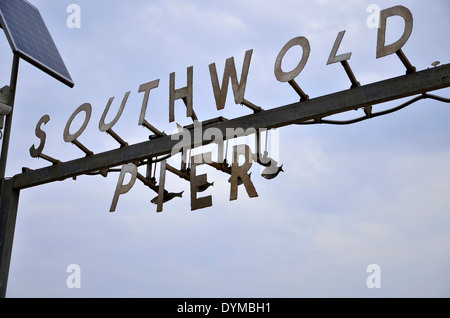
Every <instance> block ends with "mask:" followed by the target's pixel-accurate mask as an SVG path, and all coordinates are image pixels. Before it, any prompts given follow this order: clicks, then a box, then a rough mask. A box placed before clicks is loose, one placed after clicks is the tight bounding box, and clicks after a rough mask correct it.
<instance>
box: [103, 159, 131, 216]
mask: <svg viewBox="0 0 450 318" xmlns="http://www.w3.org/2000/svg"><path fill="white" fill-rule="evenodd" d="M126 173H130V174H131V179H130V182H128V184H125V185H124V184H123V180H124V179H125V174H126ZM136 177H137V167H136V165H135V164H134V163H128V164H126V165H123V166H122V169H121V170H120V175H119V180H118V181H117V186H116V191H115V192H114V197H113V200H112V203H111V208H110V209H109V212H114V211H115V210H116V207H117V201H118V200H119V195H121V194H125V193H127V192H128V191H130V189H131V188H132V187H133V185H134V183H135V182H136Z"/></svg>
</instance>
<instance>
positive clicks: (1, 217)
mask: <svg viewBox="0 0 450 318" xmlns="http://www.w3.org/2000/svg"><path fill="white" fill-rule="evenodd" d="M0 182H1V185H0V187H1V188H0V191H1V193H0V298H5V296H6V287H7V283H8V274H9V265H10V263H11V254H12V247H13V240H14V230H15V227H16V217H17V208H18V205H19V193H20V190H19V189H15V188H13V179H9V180H4V179H2V180H1V181H0Z"/></svg>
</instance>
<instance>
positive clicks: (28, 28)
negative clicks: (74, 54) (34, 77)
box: [0, 0, 74, 87]
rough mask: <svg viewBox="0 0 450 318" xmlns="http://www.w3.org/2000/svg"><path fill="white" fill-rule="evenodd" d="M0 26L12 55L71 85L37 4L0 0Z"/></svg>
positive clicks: (71, 81)
mask: <svg viewBox="0 0 450 318" xmlns="http://www.w3.org/2000/svg"><path fill="white" fill-rule="evenodd" d="M0 26H1V27H2V28H3V30H4V31H5V34H6V37H7V39H8V42H9V44H10V46H11V49H12V51H13V53H14V54H17V55H18V56H19V57H20V58H22V59H24V60H26V61H27V62H29V63H30V64H32V65H34V66H36V67H37V68H39V69H40V70H42V71H44V72H46V73H47V74H49V75H51V76H53V77H54V78H56V79H57V80H59V81H61V82H63V83H64V84H66V85H68V86H69V87H73V86H74V82H73V80H72V78H71V76H70V74H69V72H68V70H67V68H66V66H65V64H64V61H63V59H62V57H61V55H60V54H59V51H58V49H57V47H56V45H55V42H54V41H53V39H52V37H51V35H50V32H49V31H48V28H47V26H46V24H45V22H44V20H43V19H42V16H41V14H40V12H39V10H38V8H37V7H35V6H34V5H33V4H31V3H30V2H28V1H26V0H0Z"/></svg>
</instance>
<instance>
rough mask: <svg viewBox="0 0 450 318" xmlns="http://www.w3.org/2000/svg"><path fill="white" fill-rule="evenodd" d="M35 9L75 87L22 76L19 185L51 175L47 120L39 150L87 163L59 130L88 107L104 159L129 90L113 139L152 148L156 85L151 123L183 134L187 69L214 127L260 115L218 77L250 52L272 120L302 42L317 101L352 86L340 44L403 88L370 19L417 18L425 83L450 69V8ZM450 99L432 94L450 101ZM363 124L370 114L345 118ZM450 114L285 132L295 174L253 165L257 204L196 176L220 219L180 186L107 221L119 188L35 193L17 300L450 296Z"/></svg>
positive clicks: (171, 184) (283, 2)
mask: <svg viewBox="0 0 450 318" xmlns="http://www.w3.org/2000/svg"><path fill="white" fill-rule="evenodd" d="M30 2H31V3H33V4H34V5H35V6H37V7H38V8H39V10H40V12H41V15H42V16H43V18H44V20H45V22H46V24H47V27H48V29H49V31H50V33H51V34H52V37H53V39H54V41H55V43H56V45H57V47H58V49H59V52H60V54H61V56H62V57H63V59H64V62H65V64H66V66H67V68H68V70H69V72H70V74H71V76H72V78H73V80H74V82H75V86H74V87H73V88H69V87H67V86H65V85H64V84H62V83H60V82H58V81H57V80H56V79H54V78H52V77H50V76H48V75H47V74H45V73H44V72H42V71H40V70H39V69H37V68H35V67H33V66H32V65H31V64H29V63H27V62H26V61H23V60H22V61H21V63H20V70H19V79H18V87H17V94H16V102H15V111H14V119H13V126H12V135H11V143H10V151H9V156H8V165H7V171H6V175H7V176H8V177H11V176H13V175H15V174H18V173H20V172H21V170H22V167H28V168H31V169H38V168H42V167H46V166H48V165H49V163H48V162H46V161H45V160H43V159H35V158H32V157H31V156H30V154H29V149H30V147H31V146H33V145H35V146H37V145H38V143H39V139H38V138H37V137H36V136H35V127H36V124H37V122H38V121H39V119H40V118H41V117H42V116H43V115H45V114H47V115H49V116H50V121H49V122H48V123H47V124H46V125H45V126H43V130H44V131H45V132H46V135H47V139H46V143H45V147H44V150H43V153H44V154H46V155H48V156H51V157H53V158H57V159H59V160H61V161H63V162H65V161H70V160H73V159H78V158H81V157H83V156H84V153H83V152H82V151H81V150H79V149H78V148H77V147H75V146H74V145H72V144H70V143H66V142H65V141H64V140H63V131H64V127H65V126H66V123H67V120H68V119H69V117H70V116H71V114H72V113H73V112H74V111H75V110H76V109H77V108H78V106H80V105H82V104H84V103H90V104H91V105H92V116H91V119H90V122H89V124H88V126H87V128H86V130H85V131H84V132H83V134H82V135H81V136H80V137H79V139H78V140H79V141H80V142H81V143H82V144H83V145H85V146H86V147H87V148H89V149H90V150H92V151H93V152H94V153H101V152H104V151H108V150H112V149H116V148H118V147H119V145H118V143H117V142H116V141H115V140H114V139H113V138H111V136H109V135H107V134H106V133H104V132H100V131H99V129H98V121H99V120H100V117H101V115H102V113H103V110H104V109H105V106H106V104H107V102H108V100H109V98H111V97H115V99H114V102H113V105H112V106H111V112H110V113H111V114H108V117H107V120H110V119H112V117H113V115H114V114H115V113H114V110H117V109H118V107H119V104H120V101H121V100H122V98H123V96H124V95H125V93H126V92H130V97H129V99H128V102H127V104H126V107H125V109H124V112H123V114H122V116H121V117H120V119H119V121H118V122H117V124H116V125H115V126H114V131H115V132H116V133H117V134H118V135H120V137H122V138H123V139H124V140H125V141H127V142H128V143H129V144H135V143H139V142H143V141H146V140H148V136H149V134H150V132H149V131H148V130H147V129H146V128H143V127H140V126H138V119H139V113H140V107H141V105H142V98H143V94H142V93H139V92H138V90H139V86H140V85H141V84H143V83H147V82H150V81H153V80H157V79H160V85H159V87H158V88H156V89H154V90H152V92H151V94H150V100H149V104H148V109H147V113H146V119H147V121H149V122H150V123H151V124H152V125H154V126H155V127H157V128H158V129H159V130H161V131H165V132H166V133H168V134H169V133H173V132H175V131H176V128H177V126H176V123H175V122H172V123H169V117H168V116H169V74H170V73H172V72H175V74H176V86H177V87H182V86H185V85H186V74H187V73H186V72H187V71H186V70H187V68H188V67H190V66H193V69H194V75H193V76H194V92H193V99H194V101H193V105H194V110H195V112H196V114H197V115H198V117H199V119H200V120H207V119H210V118H215V117H218V116H223V117H225V118H228V119H232V118H236V117H240V116H244V115H247V114H250V113H251V111H250V110H249V109H247V108H246V107H244V106H242V105H236V104H235V103H234V99H233V95H232V92H231V89H229V92H228V97H227V102H226V106H225V108H224V109H223V110H220V111H219V110H217V109H216V107H215V101H214V95H213V91H212V86H211V79H210V74H209V67H208V66H209V64H211V63H216V65H217V70H218V74H219V78H221V74H222V73H223V69H224V65H225V60H226V59H228V58H230V57H234V59H235V62H236V68H237V71H238V74H239V73H240V71H241V69H242V63H243V59H244V55H245V52H246V51H247V50H250V49H252V50H253V54H252V59H251V64H250V70H249V75H248V80H247V86H246V92H245V98H246V99H247V100H249V101H251V102H252V103H254V104H256V105H258V106H261V107H262V108H264V109H271V108H275V107H278V106H284V105H288V104H291V103H295V102H297V101H298V100H299V97H298V95H297V94H296V93H295V91H293V90H292V88H291V87H290V85H288V84H287V83H281V82H279V81H277V79H276V78H275V76H274V63H275V60H276V58H277V55H278V53H279V52H280V50H281V48H282V47H283V46H284V45H285V44H286V43H287V42H288V41H289V40H290V39H292V38H294V37H298V36H304V37H306V38H307V39H308V40H309V43H310V46H311V53H310V56H309V59H308V61H307V63H306V66H305V68H304V69H303V71H302V72H301V73H300V74H299V75H298V76H297V77H296V79H295V80H296V82H297V83H298V84H299V86H300V87H301V88H302V89H303V90H304V91H305V92H306V93H307V94H308V95H309V96H310V98H315V97H320V96H323V95H327V94H330V93H334V92H338V91H343V90H347V89H349V88H350V84H351V83H350V81H349V79H348V77H347V75H346V73H345V71H344V69H343V68H342V66H340V65H339V63H337V64H332V65H326V62H327V59H328V56H329V54H330V51H331V49H332V47H333V44H334V41H335V39H336V36H337V34H338V33H339V32H340V31H342V30H346V33H345V36H344V38H343V41H342V44H341V46H340V51H339V53H347V52H352V56H351V59H350V60H349V61H348V62H349V65H350V66H351V68H352V70H353V72H354V73H355V76H356V78H357V79H358V81H359V82H360V83H361V85H365V84H370V83H373V82H377V81H381V80H384V79H388V78H392V77H396V76H400V75H403V74H404V73H405V68H404V66H403V64H402V63H401V62H400V60H399V59H398V58H397V56H396V55H389V56H386V57H383V58H380V59H376V55H375V53H376V36H377V28H374V27H373V25H371V24H370V23H368V21H369V22H370V19H371V14H373V11H370V10H368V8H369V6H370V5H371V4H375V5H377V6H379V7H380V8H381V9H386V8H389V7H392V6H394V5H397V4H400V5H404V6H406V7H407V8H408V9H409V10H410V11H411V13H412V15H413V17H414V27H413V32H412V34H411V37H410V38H409V40H408V41H407V42H406V44H405V45H404V47H403V48H402V50H403V52H404V53H405V55H406V56H407V57H408V59H409V60H410V61H411V63H412V64H413V65H414V66H415V67H416V68H417V70H424V69H427V68H431V67H433V66H432V65H431V63H433V62H434V61H440V63H441V64H446V63H448V61H449V59H450V56H449V48H450V44H449V42H448V37H449V29H448V16H449V14H450V6H449V3H448V1H444V0H432V1H431V2H430V1H428V2H424V1H418V0H410V1H402V0H398V1H396V2H395V3H394V2H392V1H381V0H380V1H374V0H370V1H356V0H350V1H345V2H343V1H339V2H338V1H331V0H316V1H298V0H297V1H294V0H278V1H266V0H263V1H261V0H260V1H255V0H245V1H234V0H232V1H185V0H176V1H149V0H145V1H144V0H138V1H130V0H125V1H100V0H96V1H84V0H70V1H66V0H62V1H57V2H56V1H48V0H32V1H30ZM70 4H76V5H78V7H79V8H80V9H81V11H80V16H79V17H80V20H79V21H80V25H79V26H80V27H79V28H71V27H69V26H70V25H68V24H67V20H68V18H69V17H70V15H71V14H72V12H67V8H68V6H69V5H70ZM402 28H403V25H402V21H401V19H400V20H399V19H397V18H392V19H391V20H390V22H389V23H388V27H387V41H395V40H396V39H397V38H398V37H399V36H400V35H401V32H402ZM0 48H1V49H2V50H3V52H4V54H2V55H1V58H0V68H1V70H2V72H1V74H3V75H1V76H0V79H1V80H2V81H3V82H4V83H5V84H4V85H6V84H7V83H9V74H10V69H11V61H12V54H11V50H10V47H9V44H8V43H7V41H6V37H4V36H3V37H0ZM299 54H302V52H301V49H300V48H299V47H294V48H292V50H290V51H289V52H288V53H287V54H286V57H285V60H283V69H284V68H286V69H289V68H291V69H292V68H294V67H295V66H296V65H297V63H298V61H299V56H300V55H299ZM449 93H450V91H449V89H443V90H439V91H435V92H434V94H436V95H440V96H444V97H447V98H448V97H449V96H450V94H449ZM406 100H407V99H402V100H397V101H392V102H389V103H386V104H382V105H376V106H374V111H377V110H382V109H387V108H390V107H393V106H396V105H399V104H401V103H403V102H404V101H406ZM362 115H363V111H362V110H358V111H351V112H347V113H344V114H340V115H337V116H336V117H335V118H338V119H351V118H356V117H360V116H362ZM175 116H176V122H177V123H179V124H181V125H188V124H190V123H191V122H192V121H191V120H190V119H189V118H186V112H185V108H184V106H183V104H182V103H179V101H177V102H176V104H175ZM449 116H450V109H449V108H448V107H447V105H446V104H445V103H441V102H438V101H434V100H422V101H419V102H417V103H415V104H413V105H411V106H410V107H407V108H405V109H403V110H401V111H399V112H396V113H394V114H390V115H387V116H382V117H377V118H373V119H371V120H367V121H363V122H360V123H357V124H353V125H348V126H330V125H308V126H299V125H292V126H288V127H284V128H280V129H278V130H277V131H275V132H271V136H273V140H274V145H273V147H274V148H273V149H272V148H271V151H272V152H273V154H272V155H273V156H276V157H277V158H278V160H279V163H280V164H283V170H284V172H281V173H280V174H279V176H278V177H277V178H275V179H272V180H265V179H263V178H262V177H261V176H260V172H261V168H260V167H259V166H257V164H253V166H252V168H251V171H252V181H253V183H254V186H255V188H256V190H257V192H258V197H257V198H249V197H248V195H247V193H246V192H245V191H244V189H243V188H242V187H240V188H239V192H238V200H236V201H229V192H230V186H229V183H228V177H229V176H228V175H226V174H223V173H220V172H218V171H216V170H215V169H213V168H211V167H207V166H200V167H199V172H198V173H206V174H207V178H208V181H214V186H213V187H211V188H209V189H208V190H207V191H206V192H204V193H203V194H202V196H204V195H205V196H206V195H211V196H212V201H213V206H212V207H208V208H205V209H201V210H196V211H191V210H190V186H189V184H188V183H187V182H186V181H185V180H183V179H180V178H178V177H177V176H175V175H173V174H170V173H168V174H167V177H166V188H167V189H168V190H170V191H173V192H180V191H184V194H183V197H182V198H175V199H174V200H172V201H170V202H168V203H166V204H165V205H164V211H163V212H162V213H156V206H155V205H153V204H152V203H150V200H151V199H152V198H153V197H154V196H155V195H156V194H155V193H154V192H153V191H151V190H150V189H148V188H146V187H145V186H144V185H143V184H142V183H140V182H139V181H136V183H135V185H134V186H133V188H132V189H131V190H130V191H129V192H128V193H126V194H124V195H121V196H120V198H119V201H118V205H117V209H116V211H115V212H114V213H110V212H109V207H110V205H111V201H112V198H113V195H114V191H115V188H116V184H117V181H118V174H117V173H110V174H108V176H107V177H106V178H104V177H102V176H79V177H77V178H76V180H73V179H69V180H64V181H59V182H54V183H51V184H46V185H42V186H38V187H34V188H30V189H26V190H22V191H21V193H20V203H19V209H18V216H17V223H16V229H15V237H14V246H13V254H12V259H11V268H10V274H9V281H8V291H7V297H12V298H14V297H43V298H53V297H71V298H72V297H73V298H76V297H88V298H90V297H92V298H97V297H137V298H141V297H151V298H154V297H164V298H172V297H183V298H184V297H287V298H308V297H351V298H353V297H449V296H450V273H449V271H448V268H449V267H450V254H449V253H448V252H449V250H450V233H449V231H448V229H449V226H450V196H448V189H449V188H450V144H449V140H450V129H449V126H448V124H447V120H446V119H445V118H448V117H449ZM82 119H83V118H82V116H80V117H77V118H76V119H75V120H74V121H73V126H71V127H74V128H72V129H74V130H75V129H76V127H79V126H80V125H81V122H82ZM241 142H242V141H241ZM246 142H248V143H251V142H252V139H248V140H246ZM230 147H231V146H230ZM271 147H272V146H271ZM230 153H231V151H230ZM169 163H171V161H170V160H169ZM174 165H175V163H174ZM119 168H120V167H119ZM139 169H140V170H139V171H140V172H141V173H145V171H144V170H142V168H139ZM72 264H75V265H77V266H78V267H77V268H79V270H80V271H79V274H80V275H79V282H80V286H79V287H80V288H69V286H68V284H67V280H68V278H70V275H71V274H72V273H73V272H71V271H70V268H71V267H70V265H72ZM371 264H376V265H378V266H379V267H378V268H379V269H380V271H378V272H377V274H378V276H377V279H378V282H380V285H379V287H380V288H369V286H368V284H367V281H368V278H369V279H370V277H371V275H372V274H373V273H372V272H370V271H369V272H368V271H367V268H368V266H369V265H371ZM68 268H69V272H68V271H67V270H68ZM69 285H70V284H69Z"/></svg>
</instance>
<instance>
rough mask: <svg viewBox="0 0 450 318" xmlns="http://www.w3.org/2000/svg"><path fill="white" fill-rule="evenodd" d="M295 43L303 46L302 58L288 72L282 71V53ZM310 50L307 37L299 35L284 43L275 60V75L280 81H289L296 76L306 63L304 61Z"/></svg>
mask: <svg viewBox="0 0 450 318" xmlns="http://www.w3.org/2000/svg"><path fill="white" fill-rule="evenodd" d="M295 45H300V46H301V47H302V48H303V55H302V59H301V60H300V62H299V63H298V65H297V66H296V67H295V68H294V69H293V70H292V71H290V72H284V71H283V70H282V69H281V63H282V61H283V58H284V55H285V54H286V53H287V51H289V49H290V48H291V47H293V46H295ZM310 52H311V47H310V46H309V41H308V39H307V38H305V37H303V36H299V37H296V38H293V39H291V40H290V41H289V42H288V43H286V45H285V46H284V47H283V48H282V49H281V51H280V53H279V54H278V56H277V59H276V60H275V77H276V78H277V80H278V81H280V82H289V81H291V80H293V79H294V78H296V77H297V76H298V74H300V72H301V71H302V70H303V68H304V67H305V65H306V62H307V61H308V58H309V53H310Z"/></svg>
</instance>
